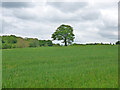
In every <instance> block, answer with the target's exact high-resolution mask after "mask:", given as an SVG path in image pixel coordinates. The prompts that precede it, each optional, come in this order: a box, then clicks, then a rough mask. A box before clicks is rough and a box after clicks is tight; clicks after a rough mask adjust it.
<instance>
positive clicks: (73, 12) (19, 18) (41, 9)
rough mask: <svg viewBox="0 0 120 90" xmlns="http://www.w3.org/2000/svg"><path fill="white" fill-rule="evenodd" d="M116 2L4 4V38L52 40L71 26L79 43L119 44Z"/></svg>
mask: <svg viewBox="0 0 120 90" xmlns="http://www.w3.org/2000/svg"><path fill="white" fill-rule="evenodd" d="M117 15H118V10H117V7H116V2H110V3H109V2H105V3H103V2H102V3H98V2H94V3H91V2H46V3H45V2H43V3H36V2H34V3H30V2H29V3H27V2H22V3H19V2H17V3H16V2H4V4H3V23H2V24H3V34H15V35H17V36H22V37H35V38H39V39H51V35H52V33H53V32H54V31H55V30H56V28H57V27H58V26H60V25H61V24H68V25H71V26H72V27H73V29H74V34H75V42H76V43H86V42H115V41H117V25H118V22H117V20H118V16H117Z"/></svg>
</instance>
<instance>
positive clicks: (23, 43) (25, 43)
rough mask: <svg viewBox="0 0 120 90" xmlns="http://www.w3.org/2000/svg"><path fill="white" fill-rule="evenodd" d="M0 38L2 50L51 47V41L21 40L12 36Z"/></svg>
mask: <svg viewBox="0 0 120 90" xmlns="http://www.w3.org/2000/svg"><path fill="white" fill-rule="evenodd" d="M0 37H1V38H2V40H0V41H1V43H2V49H8V48H9V49H10V48H26V47H41V46H53V43H52V41H51V40H38V39H36V38H22V37H16V36H14V35H10V36H0Z"/></svg>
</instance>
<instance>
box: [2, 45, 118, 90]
mask: <svg viewBox="0 0 120 90" xmlns="http://www.w3.org/2000/svg"><path fill="white" fill-rule="evenodd" d="M2 75H3V76H2V77H3V82H2V84H3V85H2V87H3V88H117V87H118V46H117V45H87V46H68V47H39V48H17V49H4V50H3V51H2Z"/></svg>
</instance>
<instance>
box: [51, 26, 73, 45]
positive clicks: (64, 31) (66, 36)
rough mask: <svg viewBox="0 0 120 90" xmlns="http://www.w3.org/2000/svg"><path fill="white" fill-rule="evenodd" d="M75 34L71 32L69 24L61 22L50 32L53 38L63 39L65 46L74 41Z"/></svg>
mask: <svg viewBox="0 0 120 90" xmlns="http://www.w3.org/2000/svg"><path fill="white" fill-rule="evenodd" d="M74 36H75V35H74V34H73V28H72V27H71V26H69V25H64V24H62V25H61V26H59V27H58V28H57V30H56V31H55V32H54V33H53V34H52V38H53V40H63V43H65V46H67V45H68V44H71V43H72V42H73V41H74V38H75V37H74Z"/></svg>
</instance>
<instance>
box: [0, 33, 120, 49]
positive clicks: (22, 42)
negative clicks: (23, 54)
mask: <svg viewBox="0 0 120 90" xmlns="http://www.w3.org/2000/svg"><path fill="white" fill-rule="evenodd" d="M0 41H1V42H2V43H0V48H2V49H10V48H26V47H46V46H60V44H53V43H52V41H51V40H38V39H37V38H22V37H16V36H15V35H10V36H0ZM81 45H83V46H84V45H120V41H117V42H116V43H115V44H111V43H109V44H105V43H87V44H76V43H74V44H71V45H70V46H81Z"/></svg>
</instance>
